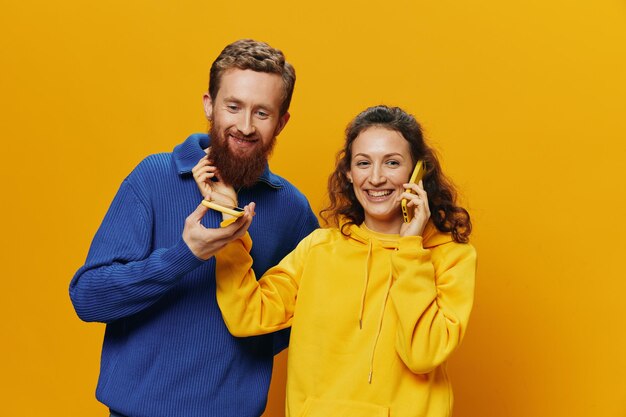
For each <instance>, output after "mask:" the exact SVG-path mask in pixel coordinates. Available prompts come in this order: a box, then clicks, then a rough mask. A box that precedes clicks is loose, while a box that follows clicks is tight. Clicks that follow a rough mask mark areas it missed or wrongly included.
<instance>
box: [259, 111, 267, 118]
mask: <svg viewBox="0 0 626 417" xmlns="http://www.w3.org/2000/svg"><path fill="white" fill-rule="evenodd" d="M257 114H258V115H259V117H261V118H263V119H265V118H266V117H268V116H269V114H268V113H266V112H264V111H258V112H257Z"/></svg>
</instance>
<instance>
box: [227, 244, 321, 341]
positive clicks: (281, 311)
mask: <svg viewBox="0 0 626 417" xmlns="http://www.w3.org/2000/svg"><path fill="white" fill-rule="evenodd" d="M310 241H311V236H309V237H307V238H305V239H304V240H302V241H301V242H300V244H299V245H298V246H297V247H296V248H295V249H294V250H293V251H292V252H291V253H290V254H288V255H287V256H286V257H285V258H284V259H283V260H282V261H280V263H279V264H278V265H276V266H274V267H272V268H270V269H269V270H268V271H267V272H266V273H265V274H264V275H263V277H262V278H261V279H260V280H259V281H257V280H256V276H255V273H254V271H253V270H252V258H251V257H250V253H249V252H250V249H251V248H252V240H251V239H250V235H249V234H248V233H246V234H245V235H244V236H243V237H242V238H240V239H237V240H235V241H233V242H232V243H229V244H228V245H226V247H225V248H224V249H222V250H220V251H219V252H218V253H217V254H216V255H215V258H216V261H217V266H216V284H217V285H216V287H217V303H218V305H219V307H220V310H221V311H222V316H223V317H224V322H225V323H226V326H227V327H228V330H229V331H230V333H231V334H232V335H233V336H238V337H244V336H253V335H260V334H265V333H271V332H274V331H276V330H280V329H284V328H286V327H289V326H291V320H292V318H293V312H294V309H295V305H296V298H297V295H298V288H299V284H300V277H301V275H302V269H303V265H304V262H305V259H306V256H307V253H308V251H309V246H310Z"/></svg>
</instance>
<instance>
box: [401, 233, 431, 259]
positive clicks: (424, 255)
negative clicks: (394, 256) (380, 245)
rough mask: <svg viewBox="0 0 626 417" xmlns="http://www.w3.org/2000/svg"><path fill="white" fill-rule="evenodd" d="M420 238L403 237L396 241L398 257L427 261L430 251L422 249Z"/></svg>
mask: <svg viewBox="0 0 626 417" xmlns="http://www.w3.org/2000/svg"><path fill="white" fill-rule="evenodd" d="M423 242H424V240H423V237H422V236H403V237H401V238H400V239H399V240H398V255H399V256H400V257H403V258H406V259H408V260H419V261H428V260H430V251H429V250H428V249H424V245H423Z"/></svg>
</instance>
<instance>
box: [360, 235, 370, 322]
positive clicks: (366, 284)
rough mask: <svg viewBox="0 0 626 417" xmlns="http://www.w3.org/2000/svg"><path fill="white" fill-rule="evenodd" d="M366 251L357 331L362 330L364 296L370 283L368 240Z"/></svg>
mask: <svg viewBox="0 0 626 417" xmlns="http://www.w3.org/2000/svg"><path fill="white" fill-rule="evenodd" d="M368 243H369V246H368V251H367V259H366V260H365V286H364V287H363V296H362V297H361V308H360V309H359V330H361V329H363V311H364V310H365V296H366V295H367V287H368V285H369V282H370V257H371V256H372V241H371V240H370V241H369V242H368Z"/></svg>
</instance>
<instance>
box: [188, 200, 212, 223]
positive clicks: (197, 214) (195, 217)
mask: <svg viewBox="0 0 626 417" xmlns="http://www.w3.org/2000/svg"><path fill="white" fill-rule="evenodd" d="M207 211H209V208H208V207H206V206H205V205H204V204H202V203H200V204H198V207H196V209H195V210H194V211H193V212H191V214H190V215H189V216H187V221H190V222H193V223H200V220H202V218H203V217H204V215H205V214H206V212H207Z"/></svg>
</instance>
